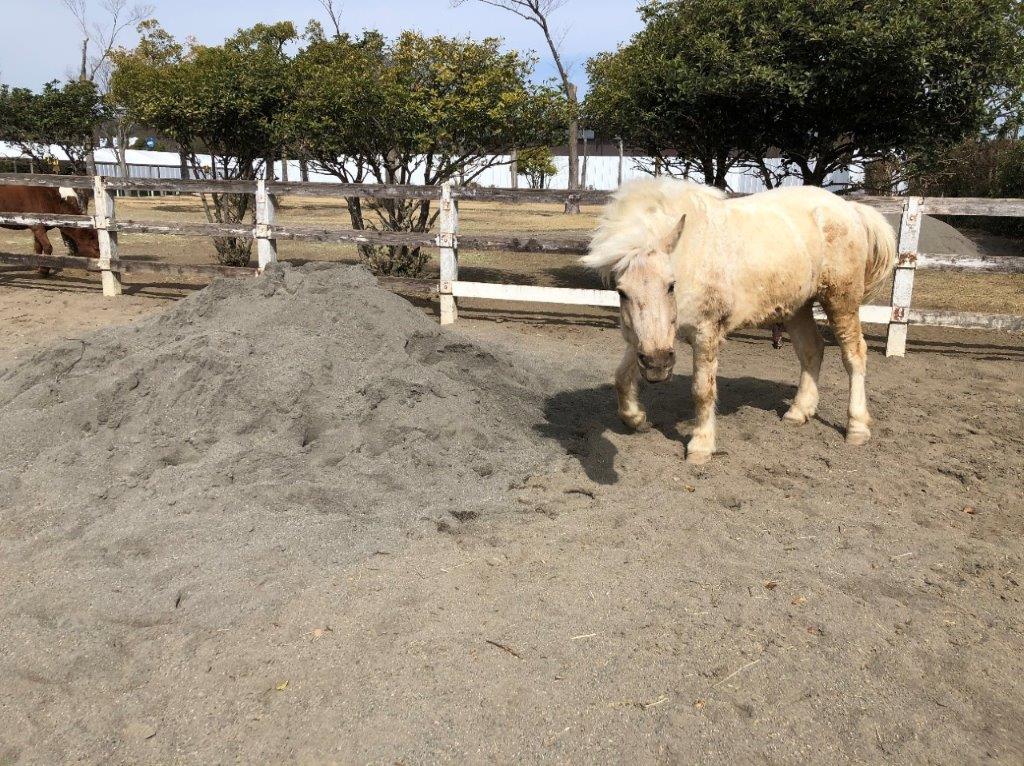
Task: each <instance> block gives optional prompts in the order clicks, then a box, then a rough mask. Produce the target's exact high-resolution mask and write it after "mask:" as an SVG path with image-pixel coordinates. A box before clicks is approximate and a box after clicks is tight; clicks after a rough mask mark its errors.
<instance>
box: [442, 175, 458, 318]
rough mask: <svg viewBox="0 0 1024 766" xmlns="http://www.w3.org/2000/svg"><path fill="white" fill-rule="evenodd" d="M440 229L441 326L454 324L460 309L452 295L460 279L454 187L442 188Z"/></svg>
mask: <svg viewBox="0 0 1024 766" xmlns="http://www.w3.org/2000/svg"><path fill="white" fill-rule="evenodd" d="M438 221H439V228H438V233H437V246H438V248H440V250H439V258H440V261H441V284H440V285H439V289H438V292H439V293H440V295H441V324H443V325H444V324H452V323H453V322H454V321H455V320H456V319H458V318H459V309H458V306H456V305H455V296H453V295H452V283H453V282H455V281H456V280H458V278H459V241H458V232H459V210H458V208H457V207H456V206H455V200H454V199H452V185H451V184H450V183H446V184H443V185H442V186H441V213H440V215H439V216H438Z"/></svg>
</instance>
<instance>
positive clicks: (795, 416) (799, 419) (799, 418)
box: [782, 405, 810, 426]
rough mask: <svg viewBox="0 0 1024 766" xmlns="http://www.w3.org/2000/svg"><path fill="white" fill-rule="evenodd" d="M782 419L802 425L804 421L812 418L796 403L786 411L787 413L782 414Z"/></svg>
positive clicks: (795, 424)
mask: <svg viewBox="0 0 1024 766" xmlns="http://www.w3.org/2000/svg"><path fill="white" fill-rule="evenodd" d="M782 419H783V420H784V421H785V422H787V423H791V424H792V425H794V426H802V425H803V424H804V423H806V422H807V421H808V420H810V417H809V416H808V415H807V413H806V412H804V411H803V410H802V409H800V408H799V407H797V406H796V405H793V406H792V407H790V408H789V409H788V410H787V411H786V414H785V415H783V416H782Z"/></svg>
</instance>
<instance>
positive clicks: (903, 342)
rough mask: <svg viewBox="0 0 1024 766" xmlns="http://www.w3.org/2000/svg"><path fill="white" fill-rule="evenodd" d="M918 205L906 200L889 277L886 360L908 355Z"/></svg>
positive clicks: (913, 199)
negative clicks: (893, 270)
mask: <svg viewBox="0 0 1024 766" xmlns="http://www.w3.org/2000/svg"><path fill="white" fill-rule="evenodd" d="M921 202H922V199H921V197H907V202H906V205H905V206H904V208H903V217H902V218H901V220H900V241H899V245H898V246H897V252H898V253H899V255H898V257H897V260H896V271H895V273H894V274H893V277H892V302H891V303H892V316H891V317H890V318H889V334H888V338H887V340H886V343H885V355H886V356H904V355H905V354H906V352H907V323H908V322H909V321H910V301H911V297H912V296H913V292H914V272H916V271H917V246H918V242H919V241H920V239H921V216H922V214H921Z"/></svg>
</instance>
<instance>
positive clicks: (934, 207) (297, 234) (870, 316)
mask: <svg viewBox="0 0 1024 766" xmlns="http://www.w3.org/2000/svg"><path fill="white" fill-rule="evenodd" d="M0 185H34V186H45V187H70V188H74V189H91V190H92V192H93V195H94V207H95V211H94V215H92V216H88V215H51V214H42V213H39V214H31V215H29V214H24V213H4V212H2V211H0V224H15V225H32V224H40V223H41V224H44V225H47V226H61V227H70V228H85V229H96V231H97V234H98V237H99V244H100V259H99V261H95V260H91V259H87V258H77V257H70V256H28V255H11V254H0V262H6V263H18V264H24V265H28V266H56V267H71V268H84V269H87V270H90V271H99V272H100V274H101V280H102V285H103V294H104V295H108V296H115V295H119V294H120V293H121V275H122V274H125V273H139V272H142V273H146V272H148V273H159V274H168V275H177V276H194V277H195V276H198V277H210V276H251V275H253V274H258V273H259V271H261V270H262V269H263V268H265V267H266V266H267V265H268V264H270V263H273V262H274V261H276V260H277V242H278V240H289V239H290V240H305V241H314V242H339V243H352V244H374V245H406V246H421V247H436V248H438V251H439V260H440V279H439V281H438V282H437V283H431V282H428V281H427V280H408V279H384V280H381V282H382V284H384V285H385V286H387V287H389V288H392V289H399V290H402V291H404V292H413V293H419V294H437V295H438V296H439V298H440V314H441V324H451V323H453V322H455V321H456V320H457V318H458V304H457V299H459V298H482V299H487V300H498V301H501V300H504V301H521V302H539V303H553V304H564V305H579V306H607V307H617V306H618V305H619V298H618V293H616V292H615V291H614V290H587V289H572V288H559V287H538V286H534V285H507V284H494V283H486V282H469V281H464V280H460V279H459V266H458V251H459V249H460V248H463V249H466V250H500V251H511V252H522V253H527V252H528V253H537V252H541V253H553V254H554V253H560V254H578V255H582V254H584V253H586V252H587V240H586V239H570V238H564V237H558V238H555V237H538V236H534V235H532V234H496V235H493V236H490V235H487V236H481V235H473V234H466V235H460V233H459V216H458V205H457V202H458V200H464V199H469V200H487V201H492V202H507V203H518V202H552V203H559V204H561V203H564V202H565V200H566V198H567V196H568V195H569V194H570V192H566V191H565V190H551V189H492V188H480V187H456V186H452V185H450V184H445V185H443V186H441V187H436V186H399V185H392V186H389V185H380V184H325V183H308V182H307V183H288V182H272V181H264V180H258V181H213V180H191V181H183V180H178V179H131V178H129V179H124V178H105V177H102V176H97V177H95V178H87V177H83V176H53V175H23V174H0ZM119 190H120V191H173V192H178V193H221V194H225V193H228V194H253V195H255V198H256V215H255V225H253V226H250V225H248V224H240V223H239V224H217V223H180V224H179V223H166V222H152V221H132V220H122V219H118V218H117V217H116V216H115V207H114V205H115V203H114V200H115V197H114V194H113V192H115V191H119ZM289 194H290V195H298V196H311V197H342V196H348V197H356V196H358V197H373V198H377V199H387V198H392V199H431V200H434V199H436V200H438V203H439V205H440V213H439V216H438V229H439V230H438V233H437V235H436V236H430V235H428V234H418V233H408V232H384V231H366V230H360V231H356V230H351V229H324V228H319V227H310V226H294V225H282V224H279V223H277V222H276V221H275V200H276V198H278V197H280V196H283V195H289ZM571 194H572V195H573V196H574V197H576V198H577V199H578V200H579V201H580V202H581V203H583V204H603V203H605V202H606V201H607V200H608V198H609V196H610V194H611V193H610V192H603V191H591V190H581V191H576V192H572V193H571ZM859 201H861V202H865V203H867V204H869V205H872V206H873V207H875V208H877V209H879V210H880V211H881V212H888V213H900V214H901V224H900V231H899V258H898V261H897V264H896V273H895V276H894V279H893V289H892V300H891V303H890V305H888V306H864V307H862V308H861V319H862V320H863V321H864V322H867V323H872V324H885V325H888V340H887V343H886V355H887V356H903V355H904V353H905V351H906V338H907V327H908V325H910V324H922V325H934V326H940V327H960V328H974V329H996V330H1015V331H1024V316H1015V315H1004V314H974V313H964V312H953V311H934V310H922V309H914V308H912V307H911V299H912V296H913V288H914V275H915V273H916V271H917V269H941V270H955V271H975V272H1000V273H1024V257H1021V258H1017V257H982V256H965V255H958V254H919V253H918V241H919V238H920V234H921V222H922V218H923V216H924V215H926V214H933V215H984V216H1018V217H1024V200H1021V199H985V198H945V197H927V198H922V197H868V198H860V200H859ZM121 233H149V234H179V235H182V234H183V235H192V236H205V237H218V236H236V237H252V238H253V239H254V240H255V242H256V254H257V260H258V264H259V267H258V269H257V270H253V269H249V268H239V267H229V266H214V265H208V266H191V265H175V264H168V263H163V262H160V261H146V260H135V259H132V260H122V259H120V258H118V253H117V244H118V235H119V234H121Z"/></svg>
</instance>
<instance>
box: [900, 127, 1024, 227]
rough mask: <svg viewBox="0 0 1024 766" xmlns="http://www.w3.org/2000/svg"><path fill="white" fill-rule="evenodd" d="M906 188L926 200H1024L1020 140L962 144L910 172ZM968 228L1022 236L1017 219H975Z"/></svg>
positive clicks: (1023, 145)
mask: <svg viewBox="0 0 1024 766" xmlns="http://www.w3.org/2000/svg"><path fill="white" fill-rule="evenodd" d="M914 171H915V172H914V178H913V180H912V181H911V184H910V188H911V191H912V192H913V193H914V194H920V195H922V196H928V197H1011V198H1016V199H1019V198H1021V197H1024V140H1020V139H1015V138H994V139H981V140H975V139H972V140H969V141H964V142H962V143H961V144H959V145H957V146H955V147H953V148H952V149H950V150H949V151H948V152H947V153H945V154H944V155H943V156H942V157H941V158H933V159H932V160H931V161H930V162H929V164H928V165H927V166H924V167H917V168H915V169H914ZM971 224H972V225H974V226H979V227H981V228H983V229H985V230H987V231H991V232H993V233H996V234H1006V235H1011V236H1018V237H1019V236H1024V221H1022V220H1021V219H1019V218H1004V217H979V218H972V219H971Z"/></svg>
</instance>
